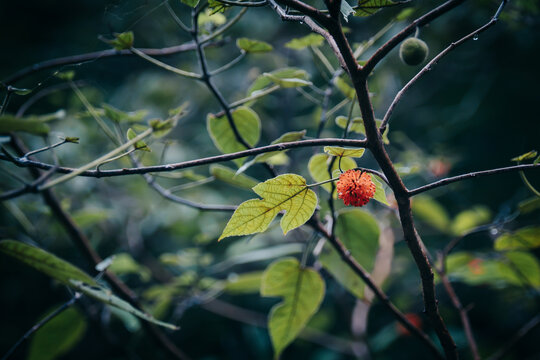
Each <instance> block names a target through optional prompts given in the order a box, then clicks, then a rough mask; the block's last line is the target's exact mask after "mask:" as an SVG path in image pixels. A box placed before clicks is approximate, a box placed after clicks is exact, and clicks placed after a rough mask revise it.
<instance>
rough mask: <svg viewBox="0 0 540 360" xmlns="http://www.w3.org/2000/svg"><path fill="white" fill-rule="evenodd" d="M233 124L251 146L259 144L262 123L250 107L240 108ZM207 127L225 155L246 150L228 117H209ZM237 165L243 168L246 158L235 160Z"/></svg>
mask: <svg viewBox="0 0 540 360" xmlns="http://www.w3.org/2000/svg"><path fill="white" fill-rule="evenodd" d="M232 117H233V122H234V124H235V126H236V129H237V130H238V133H239V134H240V136H241V137H242V138H243V139H244V140H245V142H246V143H247V144H248V145H250V146H255V144H257V143H258V142H259V138H260V135H261V121H260V119H259V116H258V115H257V113H256V112H255V111H253V110H252V109H250V108H248V107H239V108H237V109H235V110H234V111H233V112H232ZM207 127H208V132H209V133H210V137H211V138H212V141H213V142H214V145H215V146H216V147H217V148H218V149H219V150H220V151H221V152H223V153H232V152H237V151H242V150H246V147H245V146H244V145H243V144H242V143H240V142H239V141H238V140H237V139H236V137H235V134H234V131H233V129H232V127H231V126H230V124H229V120H228V119H227V117H226V116H225V115H224V116H220V117H215V116H214V115H211V114H210V115H208V118H207ZM233 161H234V162H235V164H237V165H238V166H241V165H242V164H243V163H244V161H245V158H241V159H235V160H233Z"/></svg>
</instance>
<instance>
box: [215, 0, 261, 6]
mask: <svg viewBox="0 0 540 360" xmlns="http://www.w3.org/2000/svg"><path fill="white" fill-rule="evenodd" d="M218 1H219V2H220V3H223V4H226V5H230V6H243V7H261V6H266V5H268V1H266V0H261V1H231V0H218Z"/></svg>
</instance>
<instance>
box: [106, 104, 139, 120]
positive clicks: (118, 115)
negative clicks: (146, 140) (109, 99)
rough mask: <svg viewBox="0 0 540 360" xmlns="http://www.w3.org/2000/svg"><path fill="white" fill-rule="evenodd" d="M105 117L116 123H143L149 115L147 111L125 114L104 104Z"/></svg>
mask: <svg viewBox="0 0 540 360" xmlns="http://www.w3.org/2000/svg"><path fill="white" fill-rule="evenodd" d="M102 107H103V111H104V115H105V116H106V117H108V118H109V119H111V120H112V121H114V122H118V123H120V122H141V121H143V120H144V118H145V116H146V115H147V114H148V111H146V110H139V111H134V112H125V111H121V110H118V109H117V108H115V107H113V106H111V105H108V104H103V105H102Z"/></svg>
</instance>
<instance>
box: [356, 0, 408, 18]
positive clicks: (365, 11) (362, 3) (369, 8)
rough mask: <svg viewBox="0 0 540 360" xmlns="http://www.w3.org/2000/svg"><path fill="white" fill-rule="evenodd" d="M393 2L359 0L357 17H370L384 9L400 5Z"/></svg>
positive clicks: (385, 0)
mask: <svg viewBox="0 0 540 360" xmlns="http://www.w3.org/2000/svg"><path fill="white" fill-rule="evenodd" d="M398 4H399V3H396V2H394V1H391V0H358V6H357V7H356V12H355V14H354V15H355V16H370V15H373V14H375V13H376V12H377V11H379V10H380V9H382V8H385V7H390V6H395V5H398Z"/></svg>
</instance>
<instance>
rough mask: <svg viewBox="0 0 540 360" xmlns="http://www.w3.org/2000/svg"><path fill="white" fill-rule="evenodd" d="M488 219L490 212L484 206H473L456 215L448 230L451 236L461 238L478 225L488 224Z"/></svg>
mask: <svg viewBox="0 0 540 360" xmlns="http://www.w3.org/2000/svg"><path fill="white" fill-rule="evenodd" d="M490 219H491V212H490V211H489V209H488V208H486V207H485V206H475V207H473V208H471V209H469V210H465V211H462V212H460V213H459V214H457V215H456V217H455V218H454V220H453V221H452V224H451V226H450V229H451V231H452V234H454V235H456V236H461V235H464V234H465V233H467V231H469V230H472V229H474V228H475V227H477V226H479V225H483V224H486V223H488V222H489V220H490Z"/></svg>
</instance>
